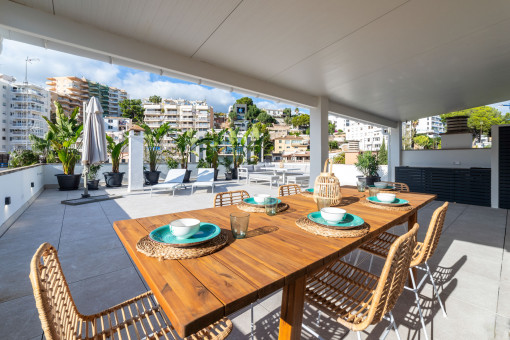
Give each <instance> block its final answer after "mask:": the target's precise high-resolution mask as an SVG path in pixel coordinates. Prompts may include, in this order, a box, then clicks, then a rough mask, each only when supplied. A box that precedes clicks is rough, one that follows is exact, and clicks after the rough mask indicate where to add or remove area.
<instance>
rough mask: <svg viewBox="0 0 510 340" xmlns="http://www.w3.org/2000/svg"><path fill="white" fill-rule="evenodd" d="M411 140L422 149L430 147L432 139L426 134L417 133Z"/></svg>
mask: <svg viewBox="0 0 510 340" xmlns="http://www.w3.org/2000/svg"><path fill="white" fill-rule="evenodd" d="M413 141H414V143H415V144H416V145H418V146H420V147H421V148H422V149H432V146H433V140H432V139H431V138H430V137H429V136H427V135H417V136H415V137H414V138H413Z"/></svg>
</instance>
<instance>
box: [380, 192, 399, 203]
mask: <svg viewBox="0 0 510 340" xmlns="http://www.w3.org/2000/svg"><path fill="white" fill-rule="evenodd" d="M395 198H397V195H395V194H389V193H385V192H382V193H378V194H377V199H378V200H379V201H381V202H384V203H391V202H393V201H394V200H395Z"/></svg>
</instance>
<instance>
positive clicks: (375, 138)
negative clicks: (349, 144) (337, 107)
mask: <svg viewBox="0 0 510 340" xmlns="http://www.w3.org/2000/svg"><path fill="white" fill-rule="evenodd" d="M328 119H329V120H331V121H332V122H334V123H335V125H336V129H337V130H342V131H344V132H345V139H346V140H348V141H358V142H359V149H360V150H361V151H379V149H380V148H381V145H382V142H383V140H384V141H385V144H386V145H388V128H386V127H385V128H381V127H377V126H373V125H369V124H365V123H360V122H356V121H354V120H350V119H344V118H340V117H336V116H329V117H328Z"/></svg>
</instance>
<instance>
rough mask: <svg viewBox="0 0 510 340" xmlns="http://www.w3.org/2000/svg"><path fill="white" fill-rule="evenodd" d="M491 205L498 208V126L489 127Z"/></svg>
mask: <svg viewBox="0 0 510 340" xmlns="http://www.w3.org/2000/svg"><path fill="white" fill-rule="evenodd" d="M491 137H492V147H491V207H492V208H499V126H497V125H494V126H493V127H492V128H491Z"/></svg>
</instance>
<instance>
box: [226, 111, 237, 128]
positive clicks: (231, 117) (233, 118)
mask: <svg viewBox="0 0 510 340" xmlns="http://www.w3.org/2000/svg"><path fill="white" fill-rule="evenodd" d="M236 119H237V114H236V113H235V112H234V111H230V112H229V113H228V120H229V122H230V124H229V126H230V127H231V128H233V127H234V126H235V125H234V122H235V121H236Z"/></svg>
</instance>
